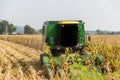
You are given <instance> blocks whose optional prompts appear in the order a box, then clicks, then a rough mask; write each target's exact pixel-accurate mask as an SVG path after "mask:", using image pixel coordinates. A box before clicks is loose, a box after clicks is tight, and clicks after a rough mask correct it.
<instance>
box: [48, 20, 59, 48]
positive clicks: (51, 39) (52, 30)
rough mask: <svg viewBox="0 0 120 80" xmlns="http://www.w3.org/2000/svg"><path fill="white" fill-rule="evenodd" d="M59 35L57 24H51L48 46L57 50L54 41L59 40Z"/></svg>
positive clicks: (49, 26)
mask: <svg viewBox="0 0 120 80" xmlns="http://www.w3.org/2000/svg"><path fill="white" fill-rule="evenodd" d="M58 36H59V35H58V27H57V22H50V23H49V25H48V27H47V38H48V45H49V46H50V47H51V48H53V49H55V48H56V47H55V43H54V39H55V38H57V37H58Z"/></svg>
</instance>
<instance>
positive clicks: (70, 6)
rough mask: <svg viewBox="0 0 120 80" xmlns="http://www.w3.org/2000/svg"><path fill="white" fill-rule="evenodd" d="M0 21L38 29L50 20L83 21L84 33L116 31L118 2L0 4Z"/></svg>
mask: <svg viewBox="0 0 120 80" xmlns="http://www.w3.org/2000/svg"><path fill="white" fill-rule="evenodd" d="M0 19H3V20H8V21H9V22H11V23H13V24H15V25H18V26H22V27H24V25H26V24H29V25H31V26H32V27H34V28H37V29H39V28H41V27H42V25H43V22H45V21H50V20H76V19H77V20H79V19H80V20H83V21H84V22H85V29H86V30H96V29H101V30H112V31H120V0H0Z"/></svg>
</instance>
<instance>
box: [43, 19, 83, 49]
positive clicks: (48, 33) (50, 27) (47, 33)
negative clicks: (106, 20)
mask: <svg viewBox="0 0 120 80" xmlns="http://www.w3.org/2000/svg"><path fill="white" fill-rule="evenodd" d="M76 21H78V20H76ZM58 23H59V21H46V22H45V23H44V25H43V43H45V44H47V46H50V48H51V49H57V47H56V46H58V45H56V44H55V42H54V40H55V39H59V37H60V33H61V32H60V27H59V24H58ZM78 44H79V45H81V46H84V45H85V30H84V23H83V22H82V21H79V26H78ZM59 46H60V45H59Z"/></svg>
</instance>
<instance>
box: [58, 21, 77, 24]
mask: <svg viewBox="0 0 120 80" xmlns="http://www.w3.org/2000/svg"><path fill="white" fill-rule="evenodd" d="M58 24H79V21H59V22H58Z"/></svg>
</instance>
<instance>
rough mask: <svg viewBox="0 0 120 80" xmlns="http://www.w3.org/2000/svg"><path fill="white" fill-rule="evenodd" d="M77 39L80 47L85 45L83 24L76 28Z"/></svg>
mask: <svg viewBox="0 0 120 80" xmlns="http://www.w3.org/2000/svg"><path fill="white" fill-rule="evenodd" d="M78 38H79V40H78V41H79V43H80V45H82V46H84V45H85V30H84V23H82V22H80V25H79V28H78Z"/></svg>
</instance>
